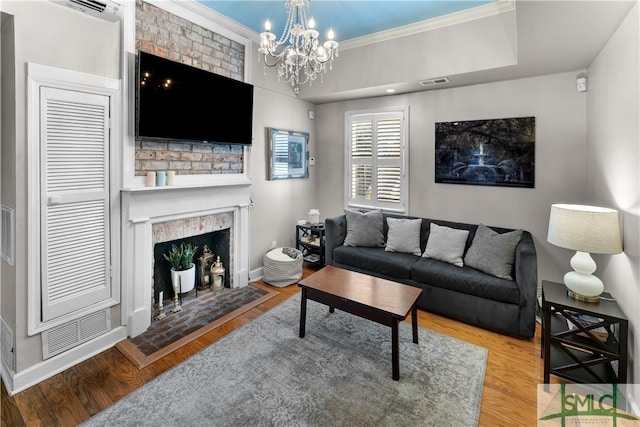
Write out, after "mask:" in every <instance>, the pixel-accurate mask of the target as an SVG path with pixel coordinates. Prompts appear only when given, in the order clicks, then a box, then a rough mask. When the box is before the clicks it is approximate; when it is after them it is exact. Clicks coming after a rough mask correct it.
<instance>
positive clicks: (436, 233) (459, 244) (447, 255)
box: [422, 222, 469, 267]
mask: <svg viewBox="0 0 640 427" xmlns="http://www.w3.org/2000/svg"><path fill="white" fill-rule="evenodd" d="M468 237H469V230H459V229H456V228H451V227H444V226H441V225H438V224H436V223H434V222H432V223H431V226H430V230H429V239H428V240H427V247H426V249H425V250H424V254H422V256H423V257H425V258H433V259H437V260H439V261H444V262H448V263H449V264H453V265H455V266H458V267H462V266H464V262H463V261H462V256H463V255H464V248H465V246H466V244H467V238H468Z"/></svg>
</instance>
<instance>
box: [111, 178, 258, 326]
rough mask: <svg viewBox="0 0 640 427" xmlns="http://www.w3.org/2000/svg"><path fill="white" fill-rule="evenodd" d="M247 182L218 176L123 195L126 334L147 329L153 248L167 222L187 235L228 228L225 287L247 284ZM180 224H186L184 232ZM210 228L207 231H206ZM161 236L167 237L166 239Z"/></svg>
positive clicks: (150, 301)
mask: <svg viewBox="0 0 640 427" xmlns="http://www.w3.org/2000/svg"><path fill="white" fill-rule="evenodd" d="M249 189H250V181H249V180H248V179H247V178H246V177H245V176H244V175H240V176H236V175H220V176H219V178H218V179H215V180H212V183H210V184H200V185H198V186H189V187H180V186H176V187H151V188H145V187H142V188H135V189H129V190H126V191H124V192H123V193H122V199H123V200H122V201H123V207H125V208H124V209H123V213H122V215H123V217H122V224H123V242H122V243H123V244H122V247H123V248H128V249H129V248H130V249H129V250H130V252H126V251H125V252H123V253H122V266H123V280H124V282H125V283H126V284H128V286H123V295H122V304H123V311H122V313H123V316H124V317H125V319H123V320H126V323H127V333H128V335H129V336H130V337H135V336H137V335H139V334H141V333H143V332H144V331H146V330H147V329H148V328H149V326H150V325H151V318H152V316H153V304H154V301H153V245H154V243H156V242H155V241H154V234H155V239H157V238H158V237H159V234H164V230H166V229H167V227H169V228H171V226H170V225H168V224H173V225H176V224H178V225H180V228H182V229H183V232H184V233H185V234H186V235H194V234H198V233H200V232H207V231H212V230H216V229H223V228H230V229H231V230H230V231H231V236H232V243H231V248H230V251H231V252H230V258H231V259H232V260H233V261H232V262H231V263H230V264H231V265H229V266H228V267H227V266H225V268H228V269H229V273H230V275H229V277H230V283H229V285H230V287H232V288H240V287H244V286H247V284H248V280H249V279H248V278H249V206H250V202H251V199H250V190H249ZM185 224H187V225H189V227H188V229H186V230H185ZM208 228H211V229H212V230H208ZM165 237H166V236H165Z"/></svg>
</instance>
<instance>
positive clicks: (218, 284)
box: [213, 276, 222, 288]
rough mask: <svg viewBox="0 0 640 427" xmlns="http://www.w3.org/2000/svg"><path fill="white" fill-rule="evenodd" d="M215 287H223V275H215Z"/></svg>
mask: <svg viewBox="0 0 640 427" xmlns="http://www.w3.org/2000/svg"><path fill="white" fill-rule="evenodd" d="M213 287H214V288H220V287H222V276H213Z"/></svg>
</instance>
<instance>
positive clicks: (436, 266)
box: [411, 258, 520, 304]
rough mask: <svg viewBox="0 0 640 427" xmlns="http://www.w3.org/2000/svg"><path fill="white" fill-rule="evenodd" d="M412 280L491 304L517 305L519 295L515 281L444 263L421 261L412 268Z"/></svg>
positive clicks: (424, 259) (429, 260)
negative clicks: (471, 296) (492, 301)
mask: <svg viewBox="0 0 640 427" xmlns="http://www.w3.org/2000/svg"><path fill="white" fill-rule="evenodd" d="M411 279H412V280H414V281H416V282H420V283H424V284H427V285H430V286H435V287H438V288H445V289H449V290H452V291H457V292H462V293H464V294H468V295H474V296H477V297H481V298H487V299H490V300H495V301H502V302H507V303H512V304H519V302H520V299H519V298H520V292H519V290H518V286H517V285H516V283H515V282H514V281H512V280H506V279H500V278H498V277H495V276H492V275H489V274H486V273H483V272H481V271H478V270H476V269H474V268H471V267H468V266H464V267H456V266H455V265H453V264H449V263H446V262H442V261H437V260H434V259H429V258H421V259H420V260H419V261H418V262H416V263H414V264H413V266H412V267H411Z"/></svg>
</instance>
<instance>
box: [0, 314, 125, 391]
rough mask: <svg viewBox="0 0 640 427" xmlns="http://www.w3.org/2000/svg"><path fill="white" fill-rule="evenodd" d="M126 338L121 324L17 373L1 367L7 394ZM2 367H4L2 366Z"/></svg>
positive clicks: (73, 364)
mask: <svg viewBox="0 0 640 427" xmlns="http://www.w3.org/2000/svg"><path fill="white" fill-rule="evenodd" d="M125 338H127V329H126V328H125V327H123V326H120V327H117V328H115V329H113V330H111V331H110V332H108V333H106V334H104V335H101V336H99V337H98V338H96V339H94V340H91V341H89V342H87V343H84V344H82V345H79V346H78V347H75V348H72V349H71V350H68V351H65V352H64V353H61V354H59V355H57V356H54V357H52V358H51V359H48V360H45V361H43V362H40V363H38V364H37V365H34V366H31V367H29V368H27V369H25V370H24V371H20V372H18V373H13V372H10V371H8V370H6V369H2V381H3V382H4V385H5V387H6V388H7V393H8V394H9V396H13V395H14V394H16V393H19V392H21V391H23V390H26V389H27V388H29V387H31V386H33V385H36V384H38V383H39V382H41V381H44V380H46V379H47V378H51V377H52V376H54V375H56V374H58V373H60V372H62V371H64V370H66V369H69V368H71V367H72V366H75V365H77V364H78V363H80V362H83V361H85V360H87V359H89V358H91V357H93V356H95V355H96V354H98V353H102V352H103V351H105V350H108V349H110V348H111V347H113V346H115V345H116V343H117V342H118V341H122V340H123V339H125ZM3 368H4V367H3Z"/></svg>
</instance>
